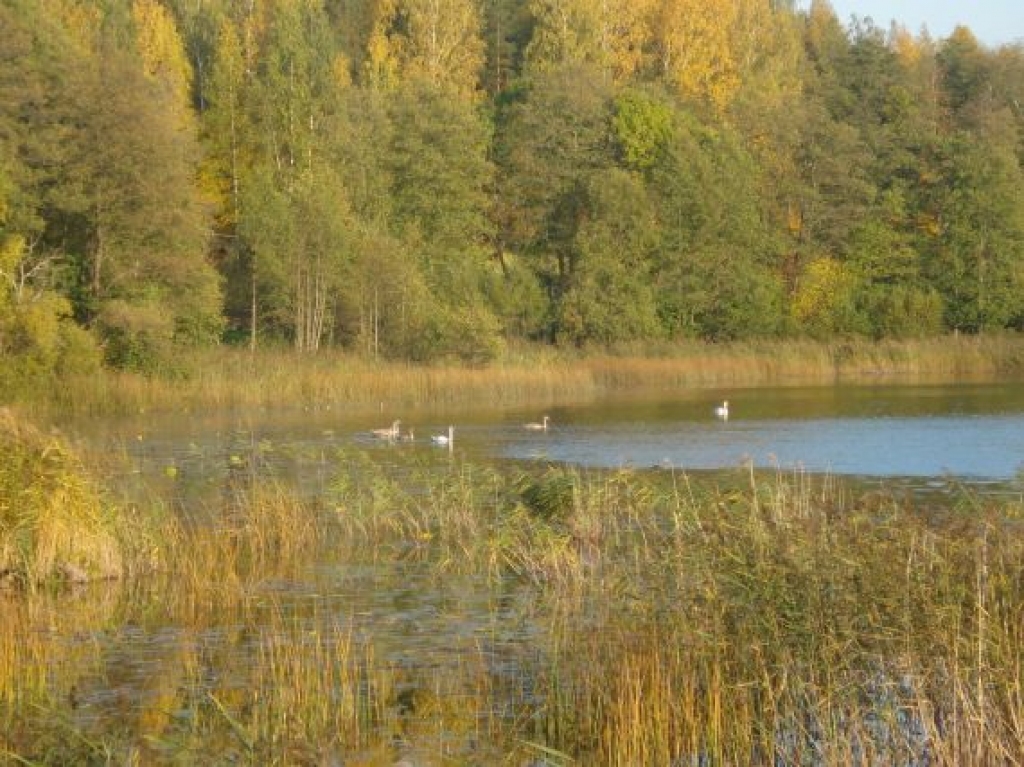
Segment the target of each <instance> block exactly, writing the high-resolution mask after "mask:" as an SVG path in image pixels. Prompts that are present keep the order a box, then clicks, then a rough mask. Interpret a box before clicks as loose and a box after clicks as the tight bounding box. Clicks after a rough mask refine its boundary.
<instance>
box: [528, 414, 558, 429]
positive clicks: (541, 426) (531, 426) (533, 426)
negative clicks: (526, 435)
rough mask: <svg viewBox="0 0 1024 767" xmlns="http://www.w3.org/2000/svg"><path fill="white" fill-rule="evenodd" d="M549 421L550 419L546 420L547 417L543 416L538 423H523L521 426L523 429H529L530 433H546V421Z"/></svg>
mask: <svg viewBox="0 0 1024 767" xmlns="http://www.w3.org/2000/svg"><path fill="white" fill-rule="evenodd" d="M549 420H551V419H550V418H548V417H547V416H544V417H543V418H542V419H541V422H540V423H524V424H523V428H524V429H529V430H530V431H547V430H548V421H549Z"/></svg>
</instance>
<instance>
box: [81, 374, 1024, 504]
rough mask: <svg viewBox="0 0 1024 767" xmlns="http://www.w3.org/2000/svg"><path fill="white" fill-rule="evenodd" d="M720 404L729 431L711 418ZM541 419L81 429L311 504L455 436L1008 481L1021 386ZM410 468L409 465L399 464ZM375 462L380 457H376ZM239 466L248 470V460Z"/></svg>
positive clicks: (654, 403)
mask: <svg viewBox="0 0 1024 767" xmlns="http://www.w3.org/2000/svg"><path fill="white" fill-rule="evenodd" d="M723 399H728V400H729V402H730V418H729V420H728V421H722V420H719V419H718V418H716V417H715V415H714V413H713V410H714V407H715V406H716V405H717V404H719V403H720V402H721V400H723ZM543 414H544V413H540V412H537V411H529V412H527V411H525V410H502V411H479V410H478V411H472V412H461V413H460V412H436V411H435V412H430V411H419V412H398V411H392V410H387V409H385V411H384V412H382V413H381V414H380V416H379V417H376V418H374V417H367V416H365V415H363V416H358V417H356V416H352V415H351V414H340V413H337V412H332V411H329V410H323V411H318V412H273V413H271V412H262V413H245V414H226V415H225V414H220V415H216V414H215V415H206V416H187V415H185V416H182V415H174V416H169V417H168V416H159V417H155V418H154V417H140V418H135V419H130V420H122V421H107V422H104V423H103V424H100V425H97V424H91V425H86V426H85V427H84V428H83V429H82V430H81V431H82V432H83V433H86V434H88V435H89V436H88V438H87V441H89V442H90V443H91V444H92V445H93V446H95V447H100V448H101V449H104V450H107V451H111V450H121V451H124V452H125V453H126V454H127V455H128V457H129V458H130V459H131V460H132V461H133V462H134V464H135V466H136V470H137V471H138V472H140V473H141V474H143V475H146V474H149V475H159V474H160V473H161V472H162V471H165V470H166V469H167V467H169V466H174V467H175V471H176V472H178V475H177V476H178V482H179V484H180V483H181V479H182V478H183V477H186V478H187V477H191V478H192V479H197V478H199V477H204V476H209V477H211V478H216V476H217V475H218V473H222V472H224V471H225V470H227V469H228V468H230V465H231V464H232V463H236V464H237V462H238V461H239V460H240V459H241V458H243V457H247V456H248V457H251V456H253V455H258V456H259V460H260V461H261V462H262V463H263V464H265V465H266V466H268V467H277V468H279V469H287V470H288V471H290V472H292V473H294V474H297V475H301V476H302V477H303V478H304V480H303V481H304V482H305V483H306V485H307V486H308V487H311V489H312V490H313V491H314V492H315V490H316V487H317V485H318V483H321V484H322V483H326V482H329V481H330V476H329V474H330V470H331V469H330V463H331V461H330V459H329V455H330V454H331V452H332V451H337V450H338V449H349V448H353V449H366V450H368V451H375V455H377V451H394V452H393V454H394V455H395V456H398V455H399V454H400V453H399V452H398V451H413V453H417V452H421V453H422V454H423V455H424V457H425V458H426V457H427V456H431V459H432V457H436V456H437V455H440V454H444V453H446V452H447V451H446V450H445V449H439V448H438V447H436V446H434V445H432V444H431V442H430V436H431V435H432V434H438V433H442V432H443V431H445V429H446V427H447V425H448V424H453V425H454V426H455V445H454V450H453V452H454V453H455V454H457V455H458V454H461V455H463V456H466V457H472V458H484V459H488V458H511V459H518V460H522V459H538V460H547V461H556V462H565V463H569V464H574V465H579V466H583V467H621V466H630V467H637V468H644V467H666V466H671V467H675V468H678V469H682V470H688V469H693V470H714V469H732V468H735V467H737V466H741V465H746V464H747V463H753V465H755V466H757V467H769V468H774V467H781V468H784V469H791V468H803V469H806V470H808V471H812V472H831V473H833V474H840V475H857V476H866V477H878V478H887V477H899V478H904V479H906V478H910V479H917V480H920V481H922V482H927V481H928V480H931V479H935V478H950V477H953V478H957V479H962V480H964V481H978V482H1016V481H1019V480H1020V479H1021V474H1022V469H1024V382H1016V381H1015V382H1004V383H989V384H960V385H946V384H943V385H873V386H864V385H859V386H854V385H837V386H818V387H801V388H794V387H779V388H754V389H734V390H722V391H716V392H708V391H700V392H695V391H681V392H671V393H663V394H660V395H657V396H652V395H645V396H643V397H635V398H624V399H618V400H615V401H604V402H597V403H587V404H581V405H576V406H563V407H555V408H551V409H550V410H548V411H546V414H547V415H550V416H551V419H552V420H551V427H550V429H549V430H548V431H547V432H540V433H538V432H530V431H527V430H525V429H523V428H522V424H523V423H524V422H526V421H536V420H539V418H540V416H541V415H543ZM394 418H400V419H402V421H403V429H404V428H407V427H412V428H413V429H414V430H415V436H416V439H415V440H414V441H412V442H402V443H397V444H388V443H386V442H383V441H381V440H375V439H374V438H373V437H372V436H371V435H370V430H371V429H373V428H379V427H382V426H387V425H389V424H390V422H391V420H392V419H394ZM402 455H403V456H404V457H408V452H405V453H402ZM378 457H380V456H379V455H378ZM247 460H248V458H247Z"/></svg>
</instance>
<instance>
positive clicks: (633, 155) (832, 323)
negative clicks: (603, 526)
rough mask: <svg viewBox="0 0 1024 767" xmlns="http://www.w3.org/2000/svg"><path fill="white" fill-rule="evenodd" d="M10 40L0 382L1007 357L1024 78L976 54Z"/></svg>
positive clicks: (389, 20)
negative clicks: (600, 352)
mask: <svg viewBox="0 0 1024 767" xmlns="http://www.w3.org/2000/svg"><path fill="white" fill-rule="evenodd" d="M0 28H2V29H3V30H4V33H3V35H0V351H3V352H4V353H5V354H20V355H22V358H23V359H24V360H29V359H31V360H34V361H35V362H34V363H33V364H35V365H36V366H37V367H39V368H40V369H45V370H48V371H50V373H51V374H53V371H56V370H58V369H59V367H60V365H62V364H72V363H70V362H67V360H70V359H72V358H74V359H78V360H79V361H83V360H84V362H81V364H93V362H90V360H93V359H94V358H96V357H97V355H99V354H101V353H102V355H103V357H104V358H105V360H106V361H107V363H108V364H112V365H117V366H121V367H127V368H135V369H140V370H153V369H159V368H160V367H162V366H166V365H169V364H173V360H174V358H175V356H176V355H179V354H180V350H181V349H182V348H183V347H186V346H190V345H195V344H211V343H245V344H250V345H253V346H256V345H258V344H261V343H271V342H272V343H288V344H292V345H293V346H294V347H295V348H296V349H297V350H299V351H301V352H304V353H316V352H317V351H318V350H320V349H322V348H325V347H328V346H342V347H345V348H350V349H353V350H357V351H360V352H364V353H369V354H380V355H386V356H391V357H399V358H409V359H432V358H437V357H445V356H454V357H461V358H464V359H469V360H474V361H479V360H486V359H489V358H491V357H493V356H494V355H495V354H497V353H499V351H500V349H501V347H502V345H503V344H504V343H506V342H509V341H519V340H531V341H535V342H539V343H552V344H571V345H574V346H583V347H585V346H588V345H599V346H605V345H609V344H616V343H621V342H636V341H645V340H654V339H657V340H670V341H671V340H673V339H682V338H698V339H707V340H719V339H742V338H751V337H755V336H787V335H788V336H813V337H834V336H837V335H862V336H867V337H873V338H884V337H908V336H915V335H931V334H937V333H942V332H946V331H953V330H956V331H958V332H969V333H970V332H981V331H989V330H998V329H1021V328H1022V326H1024V166H1022V163H1024V110H1022V107H1021V104H1022V103H1024V77H1022V75H1024V48H1022V47H1021V46H1019V45H1017V46H1004V47H1001V48H998V49H991V48H987V47H985V46H984V45H982V44H981V43H979V42H978V40H977V39H976V38H975V37H974V36H973V34H972V33H971V31H970V30H969V29H966V28H963V27H961V28H958V29H957V30H956V31H954V32H953V33H952V34H951V35H950V37H949V38H948V39H944V40H933V39H931V38H930V37H928V36H927V34H925V33H922V34H920V35H918V36H914V35H912V34H910V33H909V32H908V31H907V30H905V29H903V28H902V27H899V26H898V25H893V26H892V27H890V28H888V29H883V28H880V27H878V26H875V25H874V24H873V23H872V22H871V21H870V20H865V19H854V20H853V21H852V23H850V24H849V25H845V24H844V23H843V22H841V21H840V20H839V19H838V18H837V17H836V15H835V13H834V12H833V11H832V9H831V7H830V6H829V5H828V3H827V2H824V1H823V0H815V2H813V3H811V4H810V7H809V8H808V9H807V10H801V9H799V8H797V7H795V4H792V3H785V2H773V1H772V0H715V2H694V1H693V0H642V1H636V2H622V1H620V0H494V2H489V3H480V2H478V0H251V2H247V3H242V4H240V3H233V2H230V1H229V0H206V1H205V2H203V3H188V2H183V1H182V0H107V1H106V2H104V3H102V4H94V3H85V2H80V1H79V0H14V1H13V2H7V3H4V4H2V5H0ZM61 360H64V361H63V362H62V361H61ZM75 364H78V363H75Z"/></svg>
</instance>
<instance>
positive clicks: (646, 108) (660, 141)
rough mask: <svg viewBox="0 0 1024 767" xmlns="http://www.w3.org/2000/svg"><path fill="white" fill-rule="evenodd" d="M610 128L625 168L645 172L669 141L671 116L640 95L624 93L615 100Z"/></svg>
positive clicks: (663, 105)
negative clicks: (613, 133)
mask: <svg viewBox="0 0 1024 767" xmlns="http://www.w3.org/2000/svg"><path fill="white" fill-rule="evenodd" d="M612 128H613V130H614V131H615V138H616V140H617V141H618V144H619V148H620V151H621V152H622V159H623V162H624V163H625V164H626V166H627V167H629V168H633V169H636V170H641V171H642V170H646V169H648V168H650V167H651V166H653V165H654V164H655V163H656V162H657V161H658V158H659V156H660V155H661V153H662V152H663V151H664V149H665V146H666V144H668V142H669V140H670V139H671V137H672V112H671V110H670V108H669V107H668V106H666V105H665V104H663V103H661V102H660V101H657V100H655V99H653V98H651V97H650V96H648V95H647V94H645V93H643V92H642V91H626V92H624V93H623V94H622V95H620V96H619V97H618V98H617V99H616V100H615V115H614V117H613V118H612Z"/></svg>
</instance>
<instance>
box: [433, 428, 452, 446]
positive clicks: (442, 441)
mask: <svg viewBox="0 0 1024 767" xmlns="http://www.w3.org/2000/svg"><path fill="white" fill-rule="evenodd" d="M430 441H431V442H433V443H434V444H435V445H442V446H445V445H446V446H448V447H451V446H452V443H453V442H455V427H454V426H449V427H448V433H447V434H435V435H434V436H433V437H431V438H430Z"/></svg>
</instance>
